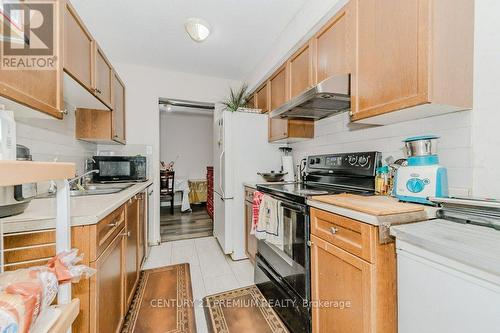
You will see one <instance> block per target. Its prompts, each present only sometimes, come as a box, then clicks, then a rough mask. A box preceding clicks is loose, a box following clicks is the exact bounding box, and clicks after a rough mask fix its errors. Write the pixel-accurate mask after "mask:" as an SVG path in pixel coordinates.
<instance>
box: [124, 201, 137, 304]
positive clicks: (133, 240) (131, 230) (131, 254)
mask: <svg viewBox="0 0 500 333" xmlns="http://www.w3.org/2000/svg"><path fill="white" fill-rule="evenodd" d="M126 216H127V218H126V220H127V237H126V240H127V249H126V255H125V273H126V274H125V301H126V304H127V306H128V305H129V304H130V302H131V301H132V298H133V297H134V291H135V287H136V286H137V281H138V280H139V253H138V251H139V200H138V199H137V197H135V198H133V199H130V201H129V203H128V204H127V206H126Z"/></svg>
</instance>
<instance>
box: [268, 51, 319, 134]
mask: <svg viewBox="0 0 500 333" xmlns="http://www.w3.org/2000/svg"><path fill="white" fill-rule="evenodd" d="M306 54H307V53H306ZM298 57H299V58H300V57H301V54H298ZM297 61H298V62H297V63H296V65H297V66H296V68H299V66H298V64H299V62H300V60H297ZM289 68H290V63H288V64H285V65H283V66H282V67H280V68H279V69H278V70H277V71H276V72H275V73H274V75H273V76H271V79H270V80H269V83H268V85H269V97H270V101H269V105H270V111H272V110H275V109H276V108H278V107H280V106H281V105H283V104H284V103H285V102H287V101H288V100H290V87H291V84H290V75H289ZM297 77H300V76H297ZM295 86H296V87H299V86H300V84H296V85H295ZM305 86H306V87H307V85H305ZM313 137H314V121H312V120H302V119H292V120H287V119H279V118H277V119H275V118H269V142H278V141H279V142H295V141H300V140H304V139H309V138H313Z"/></svg>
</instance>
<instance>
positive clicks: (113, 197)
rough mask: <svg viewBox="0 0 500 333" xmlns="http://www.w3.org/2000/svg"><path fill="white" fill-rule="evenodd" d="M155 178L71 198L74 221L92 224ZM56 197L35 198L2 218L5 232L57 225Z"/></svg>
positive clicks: (78, 224) (147, 185)
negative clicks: (118, 189)
mask: <svg viewBox="0 0 500 333" xmlns="http://www.w3.org/2000/svg"><path fill="white" fill-rule="evenodd" d="M151 184H152V181H146V182H142V183H137V184H134V185H133V186H131V187H129V188H127V189H125V190H123V191H121V192H118V193H113V194H106V195H89V196H81V197H72V198H71V225H72V226H80V225H90V224H95V223H97V222H99V221H100V220H102V219H103V218H104V217H106V216H107V215H109V214H110V213H112V212H113V211H114V210H115V209H117V208H118V207H120V206H121V205H122V204H124V203H125V202H126V201H127V200H128V199H130V198H131V197H133V196H134V195H136V194H137V193H139V192H142V191H144V190H145V189H146V188H147V187H149V186H150V185H151ZM55 219H56V199H55V198H44V199H35V200H32V201H31V203H30V205H29V206H28V208H27V209H26V211H25V212H24V213H22V214H20V215H15V216H10V217H6V218H2V219H0V222H1V223H2V224H3V232H4V233H9V232H22V231H33V230H43V229H51V228H55V223H56V221H55Z"/></svg>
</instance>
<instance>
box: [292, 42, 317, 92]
mask: <svg viewBox="0 0 500 333" xmlns="http://www.w3.org/2000/svg"><path fill="white" fill-rule="evenodd" d="M312 45H313V43H312V42H309V43H307V44H306V45H304V46H303V47H301V48H300V49H299V50H298V51H297V52H296V53H295V54H294V55H293V56H292V57H291V58H290V59H289V60H288V64H287V66H288V76H289V80H288V82H289V84H290V88H289V89H290V98H294V97H296V96H298V95H299V94H300V93H302V92H304V91H305V90H307V89H309V88H311V87H312V86H313V80H314V78H313V76H314V75H313V66H314V63H313V53H314V52H313V46H312Z"/></svg>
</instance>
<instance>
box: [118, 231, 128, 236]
mask: <svg viewBox="0 0 500 333" xmlns="http://www.w3.org/2000/svg"><path fill="white" fill-rule="evenodd" d="M120 236H122V237H130V231H127V232H124V233H123V234H120Z"/></svg>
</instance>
